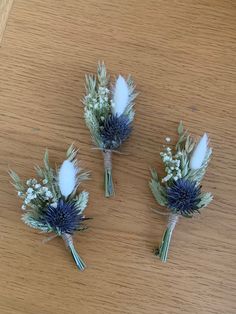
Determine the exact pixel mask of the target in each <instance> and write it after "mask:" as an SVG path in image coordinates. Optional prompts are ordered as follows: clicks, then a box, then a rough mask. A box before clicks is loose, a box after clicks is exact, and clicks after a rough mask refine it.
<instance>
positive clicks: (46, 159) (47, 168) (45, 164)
mask: <svg viewBox="0 0 236 314" xmlns="http://www.w3.org/2000/svg"><path fill="white" fill-rule="evenodd" d="M43 161H44V166H45V168H46V170H50V166H49V157H48V150H47V149H46V151H45V154H44V158H43Z"/></svg>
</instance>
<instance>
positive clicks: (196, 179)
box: [149, 122, 213, 262]
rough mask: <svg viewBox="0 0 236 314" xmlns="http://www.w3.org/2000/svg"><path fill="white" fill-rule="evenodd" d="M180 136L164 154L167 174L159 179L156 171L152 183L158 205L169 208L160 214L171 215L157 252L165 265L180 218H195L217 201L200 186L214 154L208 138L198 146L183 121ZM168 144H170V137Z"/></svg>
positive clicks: (153, 171) (179, 128)
mask: <svg viewBox="0 0 236 314" xmlns="http://www.w3.org/2000/svg"><path fill="white" fill-rule="evenodd" d="M178 134H179V139H178V142H177V144H176V145H175V147H173V148H171V147H169V146H167V147H165V148H164V151H163V152H161V153H160V155H161V159H162V161H163V164H164V166H165V172H166V175H165V176H164V177H163V178H162V179H159V177H158V175H157V172H156V171H155V170H152V179H151V181H150V183H149V184H150V188H151V191H152V193H153V195H154V197H155V199H156V201H157V203H158V204H159V205H160V206H164V207H166V208H167V212H166V213H165V212H163V211H161V212H160V211H157V212H158V213H161V214H167V215H168V216H169V218H168V224H167V227H166V230H165V232H164V235H163V238H162V241H161V245H160V247H159V248H158V249H156V250H155V254H156V255H158V256H159V257H160V259H161V261H163V262H166V261H167V256H168V250H169V246H170V241H171V237H172V233H173V230H174V228H175V226H176V224H177V222H178V220H179V218H180V217H187V218H192V217H193V215H194V214H195V213H200V210H201V208H203V207H206V206H207V205H208V204H209V203H210V202H211V201H212V199H213V196H212V194H211V193H203V192H202V191H201V185H200V184H201V180H202V178H203V176H204V174H205V172H206V168H207V166H208V162H209V160H210V156H211V154H212V149H211V148H210V147H209V146H208V137H207V135H206V134H204V135H203V137H202V138H201V139H200V141H199V142H198V144H195V143H194V140H193V138H192V137H191V136H190V135H189V134H188V132H187V131H184V129H183V124H182V122H180V124H179V127H178ZM167 142H168V143H170V140H169V138H168V141H167Z"/></svg>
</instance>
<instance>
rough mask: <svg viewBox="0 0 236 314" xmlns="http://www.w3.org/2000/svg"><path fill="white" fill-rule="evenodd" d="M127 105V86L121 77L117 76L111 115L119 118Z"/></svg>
mask: <svg viewBox="0 0 236 314" xmlns="http://www.w3.org/2000/svg"><path fill="white" fill-rule="evenodd" d="M128 104H129V86H128V84H127V82H126V80H125V79H124V78H123V76H121V75H119V77H118V79H117V80H116V84H115V87H114V91H113V100H112V113H113V114H114V115H115V114H117V116H118V117H119V116H120V115H122V113H124V111H125V109H126V108H127V106H128Z"/></svg>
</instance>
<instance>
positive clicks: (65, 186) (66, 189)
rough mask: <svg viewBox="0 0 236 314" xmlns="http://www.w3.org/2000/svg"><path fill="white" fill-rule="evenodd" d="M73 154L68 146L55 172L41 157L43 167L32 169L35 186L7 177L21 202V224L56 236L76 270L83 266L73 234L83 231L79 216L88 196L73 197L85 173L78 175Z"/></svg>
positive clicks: (81, 216)
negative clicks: (34, 171)
mask: <svg viewBox="0 0 236 314" xmlns="http://www.w3.org/2000/svg"><path fill="white" fill-rule="evenodd" d="M76 155H77V151H76V150H75V149H74V148H73V146H71V147H70V148H69V149H68V151H67V159H66V160H65V161H64V162H63V164H62V165H61V167H60V168H59V171H57V170H56V169H54V168H52V167H51V166H50V164H49V160H48V153H47V152H46V153H45V156H44V167H43V168H41V167H39V166H37V167H36V172H37V175H38V177H39V182H40V183H38V181H37V180H36V179H29V180H27V181H26V183H23V182H22V181H21V180H20V178H19V177H18V175H17V174H16V173H15V172H13V171H11V172H10V176H11V178H12V180H13V185H14V187H15V188H16V190H17V192H18V196H19V197H20V198H22V199H23V205H22V210H24V213H23V215H22V220H23V221H24V222H25V223H26V224H27V225H28V226H30V227H32V228H35V229H38V230H40V231H41V232H45V233H54V234H55V235H57V236H60V237H61V238H62V239H63V240H64V241H65V244H66V246H67V247H68V248H69V250H70V252H71V255H72V257H73V259H74V261H75V263H76V265H77V267H78V269H79V270H83V269H84V268H85V264H84V262H83V261H82V259H81V258H80V256H79V254H78V253H77V251H76V249H75V247H74V244H73V237H72V236H73V234H74V233H75V232H76V231H82V230H84V229H86V226H85V225H84V224H83V222H84V220H86V219H87V218H85V216H84V214H83V212H84V210H85V208H86V207H87V203H88V196H89V195H88V192H86V191H82V192H80V193H79V194H77V188H78V187H79V185H80V183H81V182H82V181H83V180H86V179H87V178H88V173H86V172H83V171H81V169H80V168H79V167H78V165H77V161H76Z"/></svg>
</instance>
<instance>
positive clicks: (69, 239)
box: [62, 233, 86, 270]
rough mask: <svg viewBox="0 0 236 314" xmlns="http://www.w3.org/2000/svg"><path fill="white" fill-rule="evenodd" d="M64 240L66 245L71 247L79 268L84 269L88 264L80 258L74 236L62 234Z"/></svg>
mask: <svg viewBox="0 0 236 314" xmlns="http://www.w3.org/2000/svg"><path fill="white" fill-rule="evenodd" d="M62 238H63V240H64V241H65V244H66V246H67V247H68V248H69V250H70V252H71V255H72V257H73V259H74V261H75V264H76V266H77V267H78V269H79V270H84V269H85V267H86V265H85V263H84V262H83V260H82V259H81V258H80V256H79V254H78V253H77V251H76V249H75V247H74V244H73V238H72V236H71V235H70V234H68V233H64V234H63V235H62Z"/></svg>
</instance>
